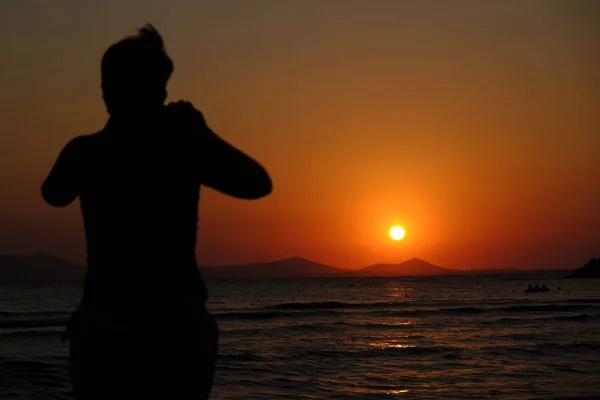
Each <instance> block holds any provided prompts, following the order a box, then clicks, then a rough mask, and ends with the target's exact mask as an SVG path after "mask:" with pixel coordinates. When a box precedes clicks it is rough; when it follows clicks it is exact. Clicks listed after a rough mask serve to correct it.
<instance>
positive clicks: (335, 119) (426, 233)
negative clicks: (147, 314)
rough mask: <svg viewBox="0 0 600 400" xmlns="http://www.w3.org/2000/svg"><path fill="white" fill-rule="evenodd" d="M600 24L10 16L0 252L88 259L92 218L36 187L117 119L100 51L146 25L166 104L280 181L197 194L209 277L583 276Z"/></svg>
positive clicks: (180, 12)
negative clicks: (64, 157)
mask: <svg viewBox="0 0 600 400" xmlns="http://www.w3.org/2000/svg"><path fill="white" fill-rule="evenodd" d="M598 21H600V5H599V4H598V3H597V2H595V1H593V0H590V1H578V0H569V1H567V0H565V1H554V0H540V1H534V0H530V1H520V0H514V1H509V0H506V1H500V0H498V1H491V0H490V1H476V0H473V1H460V0H457V1H453V2H445V1H427V0H426V1H401V0H389V1H385V0H377V1H364V0H327V1H317V0H306V1H302V0H296V1H292V0H239V1H233V0H230V1H216V0H215V1H191V0H188V1H170V2H165V1H158V0H144V1H142V0H139V1H124V0H113V1H102V2H94V3H92V2H81V1H74V0H73V1H52V2H38V1H25V0H21V1H13V2H2V3H0V26H2V34H1V35H0V46H1V47H0V53H1V54H2V59H1V62H0V87H1V88H2V90H1V91H0V132H1V134H2V135H1V136H0V185H1V188H2V194H1V195H0V252H8V253H13V252H20V253H31V252H46V253H51V254H55V255H59V256H63V257H66V258H69V259H73V260H77V261H83V260H84V255H85V253H84V251H85V248H84V241H83V229H82V222H81V217H80V215H79V209H78V205H77V204H75V205H72V206H70V207H68V208H66V209H62V210H61V209H53V208H51V207H49V206H47V205H45V204H43V202H42V199H41V197H40V194H39V188H40V184H41V182H42V180H43V179H44V178H45V176H46V174H47V172H48V170H49V168H50V167H51V165H52V163H53V162H54V160H55V158H56V156H57V153H58V151H59V150H60V149H61V148H62V146H63V145H64V144H65V143H66V142H67V141H68V140H69V139H70V138H71V137H73V136H75V135H78V134H81V133H88V132H94V131H97V130H99V129H101V128H102V126H103V124H104V123H105V121H106V119H107V114H106V111H105V109H104V105H103V103H102V98H101V92H100V79H99V63H100V58H101V56H102V53H103V52H104V50H105V49H106V48H107V47H108V46H109V45H110V44H112V43H113V42H115V41H117V40H119V39H121V38H122V37H123V36H125V35H128V34H131V33H134V32H135V29H136V28H137V27H139V26H141V25H143V24H144V23H146V22H151V23H153V24H154V25H155V26H156V27H157V28H158V29H159V30H160V31H161V33H162V34H163V36H164V39H165V42H166V46H167V51H168V52H169V54H170V55H171V57H172V58H173V60H174V63H175V72H174V75H173V78H172V80H171V82H170V85H169V101H175V100H179V99H187V100H190V101H192V102H193V103H194V104H195V105H196V106H197V107H198V108H199V109H201V110H202V111H203V112H204V114H205V117H206V119H207V121H208V123H209V124H210V125H211V127H213V128H214V130H215V131H217V133H219V134H220V135H221V136H222V137H224V138H225V139H227V140H228V141H230V142H231V143H233V144H234V145H237V146H239V147H240V148H242V149H243V150H245V151H247V152H248V153H250V154H251V155H253V156H254V157H256V158H257V159H258V160H259V161H261V162H262V163H263V164H264V165H265V166H266V167H267V168H268V170H269V171H270V173H271V175H272V178H273V181H274V188H275V189H274V192H273V194H272V195H271V196H270V197H268V198H266V199H264V200H260V201H256V202H252V201H242V200H235V199H230V198H227V197H225V196H224V195H220V194H218V193H215V192H212V191H210V190H204V192H203V194H202V201H201V205H200V210H201V215H200V228H199V243H198V255H199V262H200V263H202V264H229V263H241V262H250V261H268V260H274V259H278V258H283V257H288V256H303V257H307V258H311V259H313V260H315V261H319V262H323V263H326V264H330V265H333V266H337V267H346V268H358V267H362V266H366V265H369V264H372V263H376V262H394V261H403V260H404V259H407V258H410V257H413V256H416V257H420V258H423V259H426V260H428V261H430V262H433V263H435V264H438V265H441V266H445V267H450V268H491V267H518V268H543V267H549V268H561V267H566V268H575V267H578V266H580V264H582V263H584V262H586V261H587V260H588V259H589V258H591V257H592V256H599V255H600V207H599V205H598V204H599V199H600V75H599V71H600V52H599V50H600V45H599V43H600V26H599V25H598ZM392 224H399V225H402V226H403V227H404V228H405V229H406V232H407V235H406V238H405V239H404V240H403V241H401V242H393V241H392V240H390V238H389V236H388V229H389V227H390V226H391V225H392Z"/></svg>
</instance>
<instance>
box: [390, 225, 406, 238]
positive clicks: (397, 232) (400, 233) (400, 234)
mask: <svg viewBox="0 0 600 400" xmlns="http://www.w3.org/2000/svg"><path fill="white" fill-rule="evenodd" d="M404 234H405V232H404V229H403V228H402V227H401V226H398V225H396V226H392V229H390V237H391V238H392V239H394V240H402V239H403V238H404Z"/></svg>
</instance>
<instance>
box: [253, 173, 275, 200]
mask: <svg viewBox="0 0 600 400" xmlns="http://www.w3.org/2000/svg"><path fill="white" fill-rule="evenodd" d="M250 192H251V193H249V194H250V196H248V197H247V198H248V200H258V199H261V198H263V197H266V196H268V195H270V194H271V193H272V192H273V181H272V180H271V177H270V176H269V174H268V173H267V172H266V171H264V170H263V174H262V176H261V177H260V179H257V181H256V182H255V184H254V185H253V188H252V190H251V191H250Z"/></svg>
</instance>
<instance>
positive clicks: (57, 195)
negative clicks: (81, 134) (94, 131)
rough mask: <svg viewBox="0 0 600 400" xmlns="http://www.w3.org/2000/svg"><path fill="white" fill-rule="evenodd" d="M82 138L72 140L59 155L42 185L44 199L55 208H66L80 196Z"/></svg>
mask: <svg viewBox="0 0 600 400" xmlns="http://www.w3.org/2000/svg"><path fill="white" fill-rule="evenodd" d="M80 143H81V138H75V139H73V140H71V141H70V142H69V143H67V145H66V146H65V147H64V148H63V149H62V151H61V152H60V154H59V155H58V159H57V160H56V163H55V164H54V166H53V167H52V169H51V170H50V174H49V175H48V177H47V178H46V180H45V181H44V183H43V184H42V197H43V199H44V201H46V203H48V204H50V205H52V206H54V207H64V206H66V205H68V204H70V203H71V202H73V200H75V198H76V197H77V196H78V195H79V179H78V176H79V173H80V172H81V171H80V168H81V166H80V165H79V160H80V151H81V150H80V147H81V144H80Z"/></svg>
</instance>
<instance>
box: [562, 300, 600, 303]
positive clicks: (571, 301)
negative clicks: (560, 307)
mask: <svg viewBox="0 0 600 400" xmlns="http://www.w3.org/2000/svg"><path fill="white" fill-rule="evenodd" d="M564 301H565V302H566V303H600V299H567V300H564Z"/></svg>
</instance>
